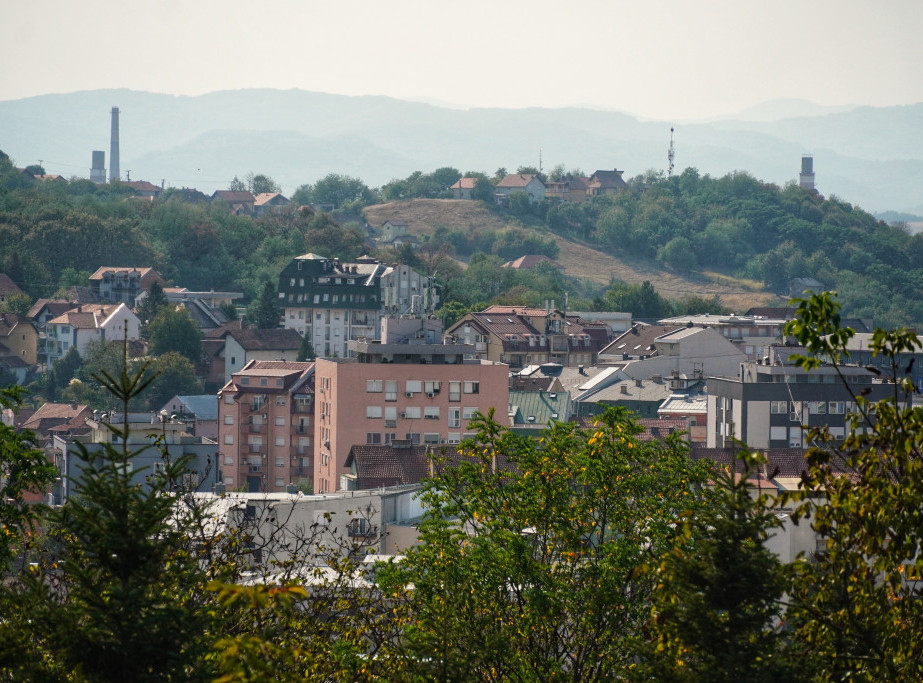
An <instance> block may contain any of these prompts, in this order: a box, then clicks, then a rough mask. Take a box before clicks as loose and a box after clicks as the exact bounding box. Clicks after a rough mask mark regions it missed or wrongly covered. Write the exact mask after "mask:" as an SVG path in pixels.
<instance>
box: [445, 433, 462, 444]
mask: <svg viewBox="0 0 923 683" xmlns="http://www.w3.org/2000/svg"><path fill="white" fill-rule="evenodd" d="M459 441H461V434H460V433H459V432H449V438H448V442H449V443H458V442H459Z"/></svg>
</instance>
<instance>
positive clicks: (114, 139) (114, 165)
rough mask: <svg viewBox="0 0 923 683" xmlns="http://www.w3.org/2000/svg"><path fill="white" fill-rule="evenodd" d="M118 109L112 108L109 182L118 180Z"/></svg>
mask: <svg viewBox="0 0 923 683" xmlns="http://www.w3.org/2000/svg"><path fill="white" fill-rule="evenodd" d="M119 177H120V173H119V108H118V107H112V135H111V137H110V139H109V182H110V183H111V182H112V181H113V180H119Z"/></svg>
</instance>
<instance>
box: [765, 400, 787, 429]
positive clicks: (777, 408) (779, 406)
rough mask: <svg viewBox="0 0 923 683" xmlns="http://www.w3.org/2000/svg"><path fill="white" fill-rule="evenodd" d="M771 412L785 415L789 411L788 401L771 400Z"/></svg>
mask: <svg viewBox="0 0 923 683" xmlns="http://www.w3.org/2000/svg"><path fill="white" fill-rule="evenodd" d="M769 412H771V413H772V414H773V415H785V413H787V412H788V401H770V402H769ZM782 438H785V437H782Z"/></svg>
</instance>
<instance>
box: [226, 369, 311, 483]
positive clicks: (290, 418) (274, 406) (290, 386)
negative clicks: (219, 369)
mask: <svg viewBox="0 0 923 683" xmlns="http://www.w3.org/2000/svg"><path fill="white" fill-rule="evenodd" d="M218 447H219V449H220V457H219V462H218V465H219V468H220V469H221V477H220V481H221V482H222V483H223V484H224V486H225V487H226V488H228V489H237V490H244V491H252V492H260V491H262V492H271V491H287V490H289V487H290V486H295V487H298V488H299V489H301V490H307V491H310V488H311V482H312V479H313V471H312V467H313V447H314V363H295V362H281V361H251V362H250V363H248V364H247V365H246V366H244V367H243V368H242V369H241V370H239V371H237V372H235V373H234V374H233V375H232V376H231V380H230V381H229V382H228V383H227V384H225V386H224V387H223V388H222V389H221V391H219V392H218Z"/></svg>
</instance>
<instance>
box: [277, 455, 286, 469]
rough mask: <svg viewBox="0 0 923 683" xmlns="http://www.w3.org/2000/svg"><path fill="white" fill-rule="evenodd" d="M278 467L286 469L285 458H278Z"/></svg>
mask: <svg viewBox="0 0 923 683" xmlns="http://www.w3.org/2000/svg"><path fill="white" fill-rule="evenodd" d="M276 467H285V458H283V457H282V456H279V455H277V456H276Z"/></svg>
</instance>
